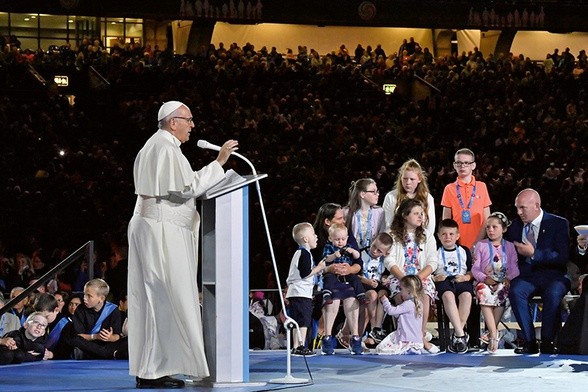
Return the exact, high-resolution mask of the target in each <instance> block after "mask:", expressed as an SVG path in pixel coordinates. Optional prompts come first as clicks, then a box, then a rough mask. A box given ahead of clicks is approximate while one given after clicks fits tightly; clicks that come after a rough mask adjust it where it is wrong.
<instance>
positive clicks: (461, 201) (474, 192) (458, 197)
mask: <svg viewBox="0 0 588 392" xmlns="http://www.w3.org/2000/svg"><path fill="white" fill-rule="evenodd" d="M455 192H456V193H457V200H459V205H460V206H461V209H462V210H466V209H467V210H470V209H471V208H472V203H473V202H474V198H475V197H476V185H474V189H472V195H471V196H470V202H469V203H468V208H465V206H464V204H463V200H462V198H461V193H460V192H459V185H458V183H457V181H455Z"/></svg>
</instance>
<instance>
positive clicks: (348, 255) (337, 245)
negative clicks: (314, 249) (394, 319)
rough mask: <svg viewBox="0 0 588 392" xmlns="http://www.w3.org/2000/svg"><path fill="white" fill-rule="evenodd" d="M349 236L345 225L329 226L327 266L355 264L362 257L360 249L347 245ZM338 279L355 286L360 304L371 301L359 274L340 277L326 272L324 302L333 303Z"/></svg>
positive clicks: (324, 254) (324, 276) (325, 253)
mask: <svg viewBox="0 0 588 392" xmlns="http://www.w3.org/2000/svg"><path fill="white" fill-rule="evenodd" d="M348 238H349V234H348V230H347V227H345V225H341V224H337V223H335V224H333V225H331V226H329V241H328V242H327V244H326V245H325V249H324V250H323V258H324V259H325V264H326V266H327V267H328V266H330V265H332V264H338V263H345V264H349V265H353V260H358V259H359V258H360V257H361V255H360V253H359V250H358V249H354V248H352V247H351V246H349V245H347V239H348ZM352 259H353V260H352ZM337 279H340V280H341V279H342V280H343V281H344V283H346V284H348V285H349V286H350V287H352V288H353V290H354V292H355V297H356V298H357V299H358V301H359V303H360V304H364V305H367V304H368V303H369V301H368V300H367V298H366V296H365V289H364V288H363V285H362V284H361V280H360V279H359V276H358V275H353V274H351V275H346V276H342V277H339V276H338V275H335V274H331V273H325V274H324V275H323V303H324V304H328V305H330V304H332V303H333V290H334V288H335V286H336V283H337V282H336V281H337Z"/></svg>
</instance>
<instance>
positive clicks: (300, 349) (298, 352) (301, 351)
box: [292, 346, 316, 357]
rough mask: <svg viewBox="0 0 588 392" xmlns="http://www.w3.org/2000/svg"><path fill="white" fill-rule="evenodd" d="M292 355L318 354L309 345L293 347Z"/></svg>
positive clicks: (312, 355) (310, 355) (307, 355)
mask: <svg viewBox="0 0 588 392" xmlns="http://www.w3.org/2000/svg"><path fill="white" fill-rule="evenodd" d="M292 355H293V356H295V357H314V356H315V355H316V354H315V353H314V351H312V350H309V349H308V348H307V347H304V346H298V347H296V348H293V349H292Z"/></svg>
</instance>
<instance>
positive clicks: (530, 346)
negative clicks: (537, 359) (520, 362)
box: [514, 342, 539, 354]
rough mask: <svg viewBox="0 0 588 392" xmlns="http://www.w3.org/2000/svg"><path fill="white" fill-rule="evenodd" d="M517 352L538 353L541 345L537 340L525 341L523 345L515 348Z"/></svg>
mask: <svg viewBox="0 0 588 392" xmlns="http://www.w3.org/2000/svg"><path fill="white" fill-rule="evenodd" d="M514 352H515V354H538V353H539V346H538V345H537V342H524V343H523V345H522V346H521V347H517V348H515V350H514Z"/></svg>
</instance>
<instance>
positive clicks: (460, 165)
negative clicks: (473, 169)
mask: <svg viewBox="0 0 588 392" xmlns="http://www.w3.org/2000/svg"><path fill="white" fill-rule="evenodd" d="M472 164H474V162H473V161H472V162H461V161H455V162H453V166H457V167H468V166H471V165H472Z"/></svg>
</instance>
